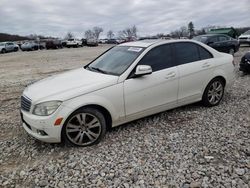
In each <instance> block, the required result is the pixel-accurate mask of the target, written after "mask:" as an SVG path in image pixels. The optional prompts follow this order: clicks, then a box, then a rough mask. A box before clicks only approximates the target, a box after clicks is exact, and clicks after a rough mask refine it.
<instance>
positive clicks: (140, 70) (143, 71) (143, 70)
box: [135, 65, 153, 77]
mask: <svg viewBox="0 0 250 188" xmlns="http://www.w3.org/2000/svg"><path fill="white" fill-rule="evenodd" d="M152 72H153V71H152V67H151V66H149V65H138V66H137V67H136V70H135V77H140V76H144V75H148V74H151V73H152Z"/></svg>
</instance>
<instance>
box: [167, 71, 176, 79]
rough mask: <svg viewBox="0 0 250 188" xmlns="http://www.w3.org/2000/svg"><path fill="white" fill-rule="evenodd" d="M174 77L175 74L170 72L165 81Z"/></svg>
mask: <svg viewBox="0 0 250 188" xmlns="http://www.w3.org/2000/svg"><path fill="white" fill-rule="evenodd" d="M175 76H176V73H175V72H170V73H168V74H167V75H166V77H165V78H166V79H169V78H174V77H175Z"/></svg>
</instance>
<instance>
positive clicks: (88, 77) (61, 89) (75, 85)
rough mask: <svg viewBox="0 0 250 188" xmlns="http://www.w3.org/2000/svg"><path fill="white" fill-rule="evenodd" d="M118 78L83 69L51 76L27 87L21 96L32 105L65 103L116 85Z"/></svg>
mask: <svg viewBox="0 0 250 188" xmlns="http://www.w3.org/2000/svg"><path fill="white" fill-rule="evenodd" d="M117 81H118V76H113V75H106V74H101V73H98V72H92V71H89V70H86V69H84V68H79V69H75V70H71V71H67V72H65V73H62V74H58V75H55V76H51V77H48V78H45V79H43V80H40V81H38V82H36V83H34V84H32V85H30V86H28V87H27V88H26V89H25V90H24V92H23V95H24V96H26V97H28V98H30V99H31V100H32V103H40V102H45V101H51V100H60V101H65V100H68V99H71V98H74V97H77V96H80V95H83V94H86V93H89V92H93V91H96V90H99V89H102V88H105V87H108V86H111V85H114V84H116V83H117Z"/></svg>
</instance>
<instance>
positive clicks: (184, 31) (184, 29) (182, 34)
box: [180, 26, 188, 37]
mask: <svg viewBox="0 0 250 188" xmlns="http://www.w3.org/2000/svg"><path fill="white" fill-rule="evenodd" d="M187 36H188V29H187V27H186V26H182V27H181V28H180V37H187Z"/></svg>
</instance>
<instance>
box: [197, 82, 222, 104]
mask: <svg viewBox="0 0 250 188" xmlns="http://www.w3.org/2000/svg"><path fill="white" fill-rule="evenodd" d="M224 89H225V83H224V81H223V80H222V79H220V78H214V79H213V80H211V81H210V82H209V83H208V85H207V87H206V89H205V91H204V93H203V96H202V103H203V105H204V106H207V107H212V106H217V105H218V104H220V102H221V100H222V98H223V95H224Z"/></svg>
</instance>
